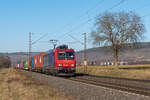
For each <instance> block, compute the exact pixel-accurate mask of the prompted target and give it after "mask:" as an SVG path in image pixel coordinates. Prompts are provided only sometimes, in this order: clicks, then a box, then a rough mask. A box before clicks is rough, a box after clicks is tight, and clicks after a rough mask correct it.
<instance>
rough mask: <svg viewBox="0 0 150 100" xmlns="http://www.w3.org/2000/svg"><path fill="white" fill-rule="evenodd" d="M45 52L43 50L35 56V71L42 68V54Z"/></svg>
mask: <svg viewBox="0 0 150 100" xmlns="http://www.w3.org/2000/svg"><path fill="white" fill-rule="evenodd" d="M45 54H46V53H45V52H42V53H40V54H38V55H36V56H35V63H36V64H35V69H36V70H37V71H42V68H43V64H44V62H43V56H44V55H45Z"/></svg>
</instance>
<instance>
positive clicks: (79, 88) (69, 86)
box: [25, 72, 150, 100]
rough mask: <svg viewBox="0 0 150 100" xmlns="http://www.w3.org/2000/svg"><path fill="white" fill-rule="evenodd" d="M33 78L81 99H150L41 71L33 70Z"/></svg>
mask: <svg viewBox="0 0 150 100" xmlns="http://www.w3.org/2000/svg"><path fill="white" fill-rule="evenodd" d="M25 74H26V75H28V77H30V75H31V73H30V72H25ZM32 78H33V79H36V80H37V81H40V82H41V83H44V84H48V85H50V86H51V87H53V88H56V89H58V90H59V91H61V92H65V93H66V94H68V95H70V96H72V97H74V98H77V99H79V100H150V97H146V96H142V95H137V94H134V93H127V92H123V91H119V90H115V89H109V88H105V87H100V86H95V85H89V84H85V83H81V82H75V81H71V80H68V79H63V78H59V77H53V76H50V75H45V74H41V73H35V72H33V73H32Z"/></svg>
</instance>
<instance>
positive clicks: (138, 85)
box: [28, 72, 150, 97]
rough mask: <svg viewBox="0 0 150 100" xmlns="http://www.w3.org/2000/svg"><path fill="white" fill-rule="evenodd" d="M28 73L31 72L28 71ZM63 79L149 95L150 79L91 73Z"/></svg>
mask: <svg viewBox="0 0 150 100" xmlns="http://www.w3.org/2000/svg"><path fill="white" fill-rule="evenodd" d="M29 73H32V72H29ZM29 73H28V74H29ZM33 73H35V72H33ZM40 74H41V73H39V74H38V75H40ZM29 75H30V74H29ZM46 76H48V75H46ZM63 78H64V77H63ZM65 79H67V80H71V81H77V82H82V83H86V84H90V85H95V86H101V87H107V88H112V89H117V90H120V91H126V92H129V93H135V94H139V95H144V96H148V97H150V81H149V80H138V79H127V78H115V77H106V76H93V75H81V76H80V75H76V77H69V78H68V77H67V78H65ZM42 80H44V78H42Z"/></svg>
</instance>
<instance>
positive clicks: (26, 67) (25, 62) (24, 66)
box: [23, 60, 28, 69]
mask: <svg viewBox="0 0 150 100" xmlns="http://www.w3.org/2000/svg"><path fill="white" fill-rule="evenodd" d="M23 69H28V62H27V60H25V61H23Z"/></svg>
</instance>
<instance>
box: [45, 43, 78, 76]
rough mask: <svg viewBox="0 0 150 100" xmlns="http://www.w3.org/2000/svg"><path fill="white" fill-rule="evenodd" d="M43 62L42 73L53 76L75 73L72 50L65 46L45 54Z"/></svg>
mask: <svg viewBox="0 0 150 100" xmlns="http://www.w3.org/2000/svg"><path fill="white" fill-rule="evenodd" d="M43 60H44V65H43V72H47V73H50V74H54V75H74V73H75V71H76V62H75V52H74V49H68V46H66V45H62V46H58V47H57V48H56V49H54V50H50V51H48V52H46V54H45V55H44V57H43Z"/></svg>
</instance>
